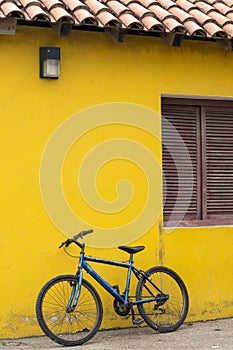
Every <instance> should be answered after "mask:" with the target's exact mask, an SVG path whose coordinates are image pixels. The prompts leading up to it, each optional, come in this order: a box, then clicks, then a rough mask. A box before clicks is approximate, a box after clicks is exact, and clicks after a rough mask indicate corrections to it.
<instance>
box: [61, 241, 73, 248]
mask: <svg viewBox="0 0 233 350" xmlns="http://www.w3.org/2000/svg"><path fill="white" fill-rule="evenodd" d="M71 242H72V240H71V239H67V240H66V241H64V242H62V244H61V245H60V246H59V248H62V247H63V246H64V245H65V246H66V247H68V246H69V245H70V243H71Z"/></svg>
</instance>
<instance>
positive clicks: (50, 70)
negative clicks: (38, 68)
mask: <svg viewBox="0 0 233 350" xmlns="http://www.w3.org/2000/svg"><path fill="white" fill-rule="evenodd" d="M44 75H45V76H46V77H58V76H59V75H60V61H59V60H54V59H47V60H45V61H44Z"/></svg>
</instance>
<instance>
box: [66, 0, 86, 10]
mask: <svg viewBox="0 0 233 350" xmlns="http://www.w3.org/2000/svg"><path fill="white" fill-rule="evenodd" d="M63 2H64V3H65V5H66V6H67V8H69V9H70V10H71V11H74V10H75V9H79V8H86V5H85V4H84V3H83V2H81V1H79V0H63Z"/></svg>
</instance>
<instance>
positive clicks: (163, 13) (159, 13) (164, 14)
mask: <svg viewBox="0 0 233 350" xmlns="http://www.w3.org/2000/svg"><path fill="white" fill-rule="evenodd" d="M149 9H150V11H152V12H153V13H154V14H155V15H156V17H157V18H158V19H160V20H161V21H163V20H165V19H166V18H168V17H173V18H174V15H173V14H172V13H170V12H169V11H167V10H165V9H163V8H162V7H161V6H160V5H151V6H150V7H149Z"/></svg>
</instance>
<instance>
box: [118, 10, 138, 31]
mask: <svg viewBox="0 0 233 350" xmlns="http://www.w3.org/2000/svg"><path fill="white" fill-rule="evenodd" d="M119 18H120V20H121V21H122V22H123V23H124V25H125V26H126V28H130V29H143V24H142V23H141V22H140V21H139V20H137V18H136V17H134V16H133V15H131V14H130V13H123V14H122V15H120V16H119Z"/></svg>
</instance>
